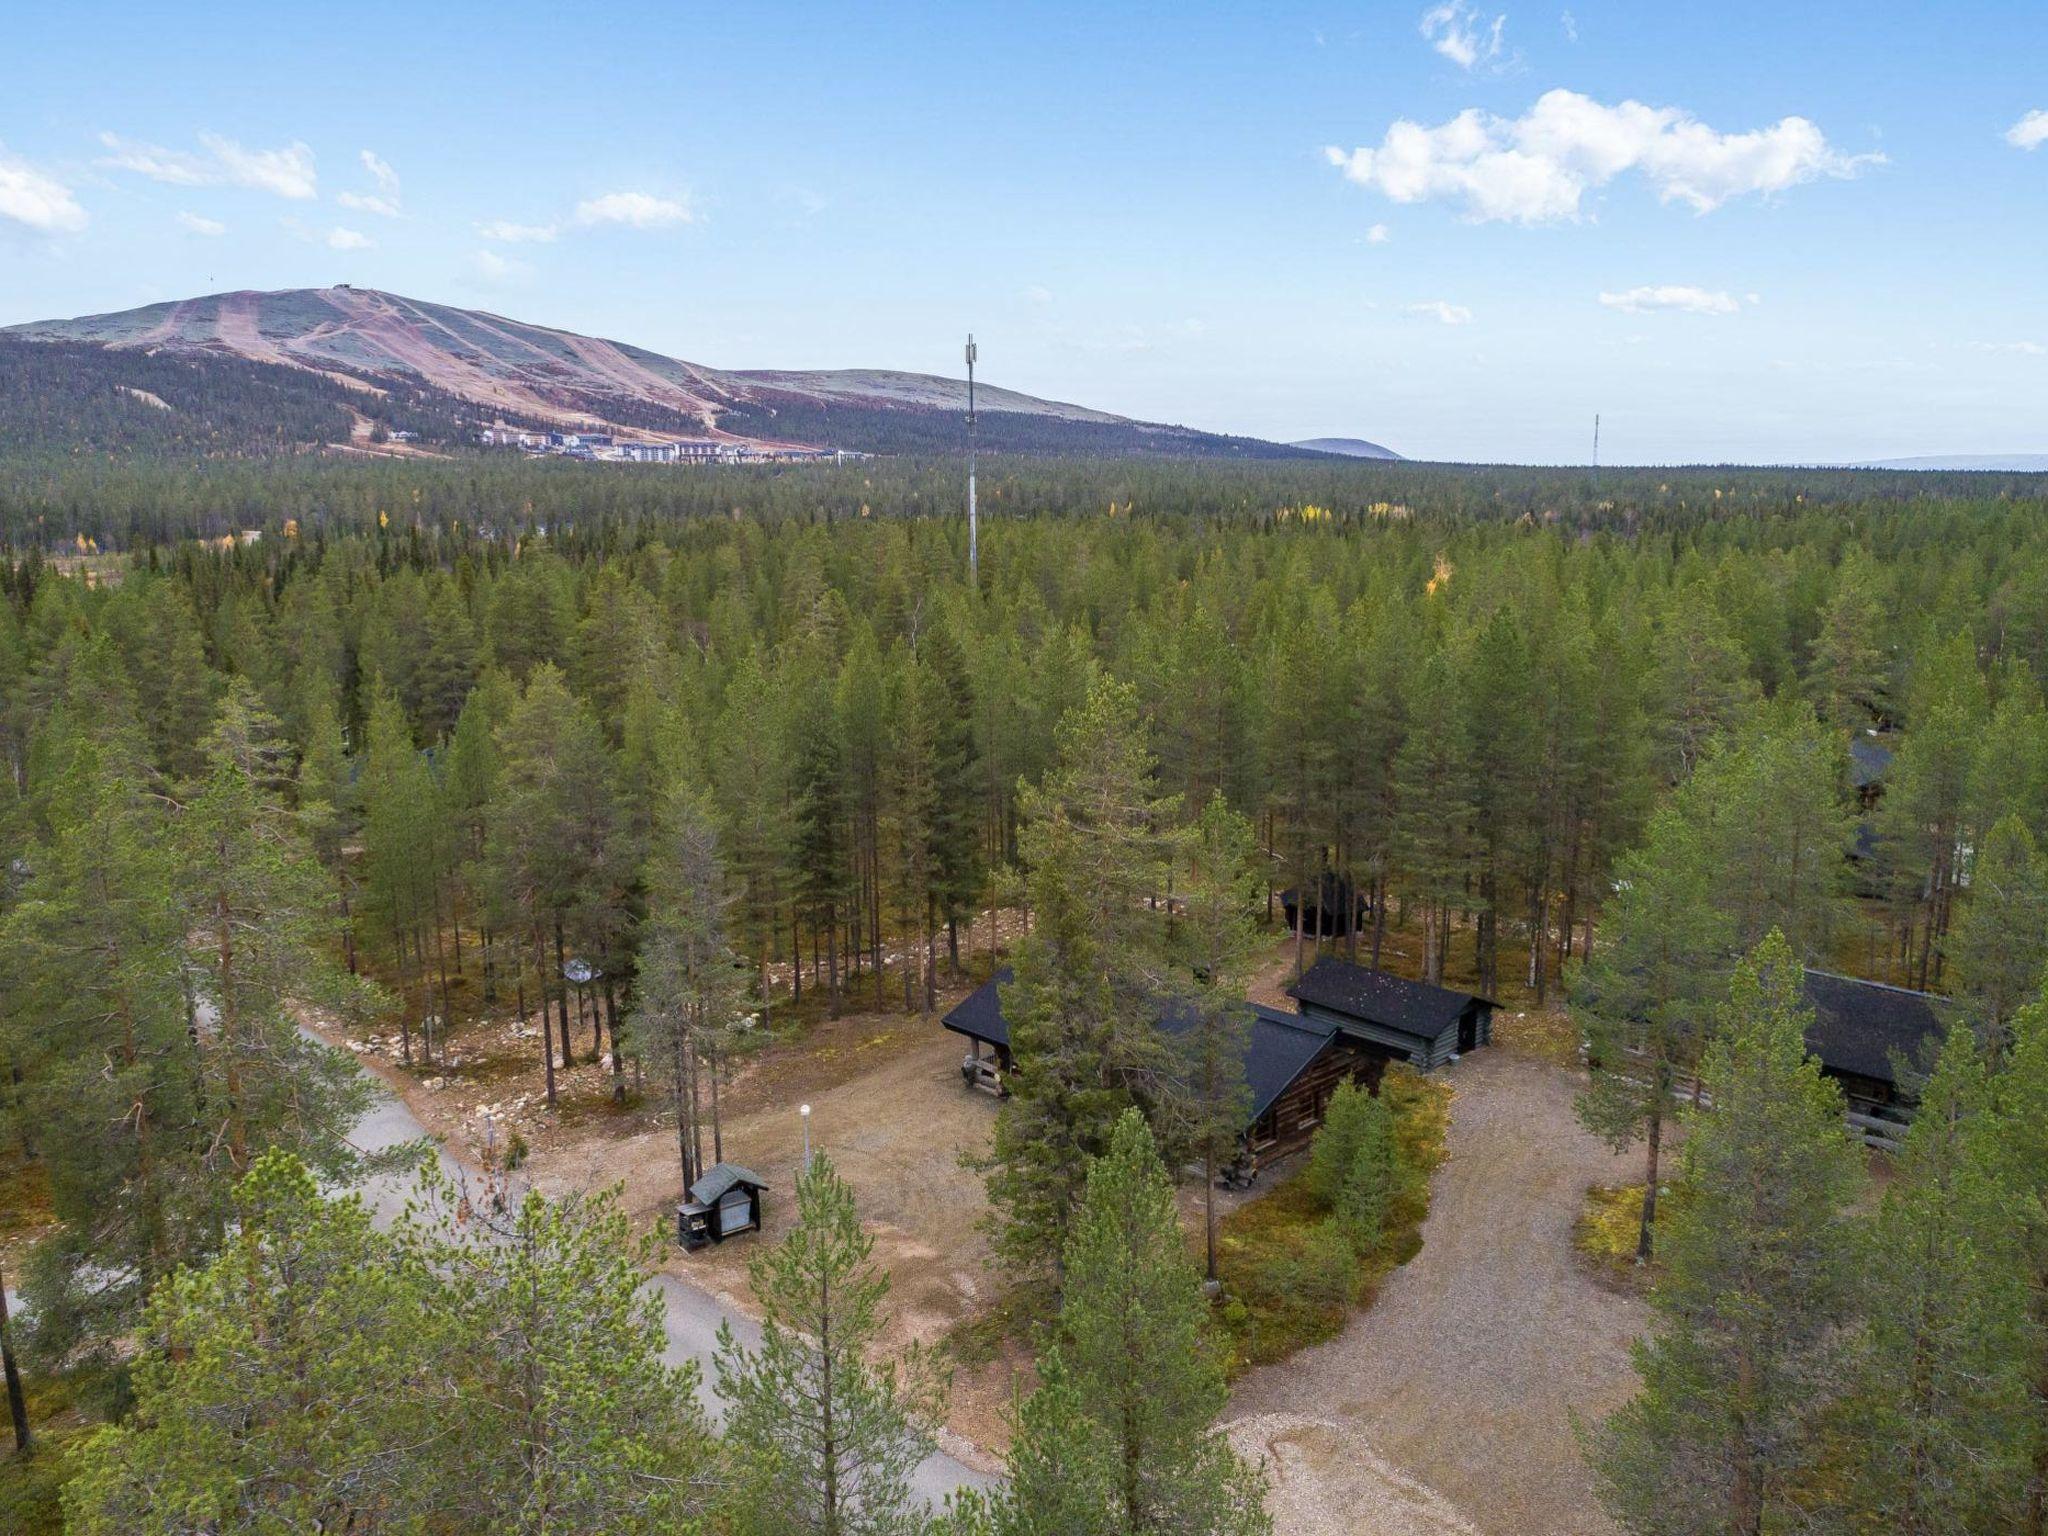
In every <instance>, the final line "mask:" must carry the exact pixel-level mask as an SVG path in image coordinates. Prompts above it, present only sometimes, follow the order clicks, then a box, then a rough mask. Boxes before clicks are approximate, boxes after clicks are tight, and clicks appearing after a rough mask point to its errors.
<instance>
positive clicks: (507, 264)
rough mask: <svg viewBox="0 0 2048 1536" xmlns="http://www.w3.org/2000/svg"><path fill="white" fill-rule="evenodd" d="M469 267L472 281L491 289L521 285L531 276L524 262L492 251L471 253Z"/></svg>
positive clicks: (530, 271)
mask: <svg viewBox="0 0 2048 1536" xmlns="http://www.w3.org/2000/svg"><path fill="white" fill-rule="evenodd" d="M470 266H471V268H472V269H473V273H472V275H473V277H474V279H475V280H478V281H481V282H482V283H483V284H484V285H485V286H486V287H491V288H501V287H510V286H513V285H516V284H518V283H523V282H525V281H526V279H527V278H529V277H531V276H532V275H533V268H531V267H529V266H528V265H527V264H526V263H525V262H523V261H519V260H516V259H514V258H513V257H510V256H503V255H500V254H499V253H498V252H496V251H492V250H479V251H476V252H475V253H473V254H472V255H471V256H470Z"/></svg>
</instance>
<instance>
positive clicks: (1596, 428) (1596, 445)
mask: <svg viewBox="0 0 2048 1536" xmlns="http://www.w3.org/2000/svg"><path fill="white" fill-rule="evenodd" d="M1593 494H1594V495H1595V496H1598V495H1599V494H1600V413H1599V412H1598V411H1595V412H1594V413H1593Z"/></svg>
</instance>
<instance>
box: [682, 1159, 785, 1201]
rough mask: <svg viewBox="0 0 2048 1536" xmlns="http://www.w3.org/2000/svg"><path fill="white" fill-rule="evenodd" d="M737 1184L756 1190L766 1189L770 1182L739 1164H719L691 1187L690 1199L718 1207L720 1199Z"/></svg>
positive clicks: (707, 1171)
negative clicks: (747, 1185)
mask: <svg viewBox="0 0 2048 1536" xmlns="http://www.w3.org/2000/svg"><path fill="white" fill-rule="evenodd" d="M735 1184H751V1185H753V1186H754V1188H756V1189H766V1188H767V1187H768V1181H767V1180H766V1179H764V1178H762V1177H761V1175H759V1174H758V1173H750V1172H748V1171H747V1170H746V1169H744V1168H742V1167H741V1166H740V1165H739V1164H738V1163H717V1164H714V1165H713V1166H712V1167H711V1168H709V1169H708V1170H706V1172H705V1174H704V1177H703V1178H701V1179H699V1180H698V1181H697V1182H696V1183H694V1184H692V1185H691V1186H690V1198H691V1199H692V1200H694V1201H696V1202H697V1203H698V1204H699V1205H716V1204H718V1200H719V1197H720V1196H721V1195H723V1194H725V1193H726V1192H727V1191H729V1190H730V1189H732V1187H733V1186H734V1185H735Z"/></svg>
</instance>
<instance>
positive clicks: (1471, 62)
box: [1422, 0, 1508, 69]
mask: <svg viewBox="0 0 2048 1536" xmlns="http://www.w3.org/2000/svg"><path fill="white" fill-rule="evenodd" d="M1507 24H1508V19H1507V17H1506V16H1505V15H1502V16H1496V17H1494V18H1493V20H1492V21H1490V22H1489V21H1487V20H1486V19H1485V18H1484V17H1482V16H1481V15H1480V14H1479V12H1478V11H1476V10H1474V9H1473V8H1472V7H1471V6H1470V5H1467V4H1465V3H1464V0H1444V3H1443V4H1442V5H1437V6H1433V7H1431V8H1430V9H1429V10H1426V11H1424V12H1423V13H1422V35H1423V36H1424V37H1425V38H1427V39H1428V40H1429V46H1430V47H1432V48H1434V49H1435V50H1436V51H1437V52H1438V53H1440V54H1442V55H1443V56H1444V57H1445V58H1447V59H1449V60H1450V61H1451V62H1452V63H1453V64H1455V65H1457V66H1458V68H1460V69H1473V68H1476V67H1477V66H1479V65H1481V64H1492V63H1495V62H1497V61H1498V60H1499V58H1500V54H1501V34H1502V33H1503V32H1504V31H1505V30H1506V29H1507Z"/></svg>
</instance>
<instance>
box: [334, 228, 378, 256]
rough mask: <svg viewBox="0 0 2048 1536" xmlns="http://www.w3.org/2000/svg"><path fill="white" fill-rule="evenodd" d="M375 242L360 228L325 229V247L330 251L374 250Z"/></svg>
mask: <svg viewBox="0 0 2048 1536" xmlns="http://www.w3.org/2000/svg"><path fill="white" fill-rule="evenodd" d="M376 248H377V242H376V241H374V240H372V239H371V238H370V237H369V236H368V235H366V234H364V233H363V232H362V231H361V230H355V229H341V228H335V229H330V230H329V231H327V249H329V250H330V251H374V250H375V249H376Z"/></svg>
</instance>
